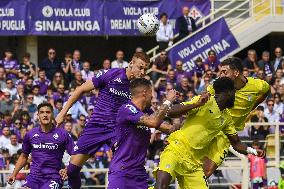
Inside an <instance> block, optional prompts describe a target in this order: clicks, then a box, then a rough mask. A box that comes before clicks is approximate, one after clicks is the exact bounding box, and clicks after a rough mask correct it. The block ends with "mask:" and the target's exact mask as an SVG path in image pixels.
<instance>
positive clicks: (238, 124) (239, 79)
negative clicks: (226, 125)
mask: <svg viewBox="0 0 284 189" xmlns="http://www.w3.org/2000/svg"><path fill="white" fill-rule="evenodd" d="M220 77H229V78H231V79H232V80H233V81H234V86H235V89H236V95H235V102H234V106H233V107H232V108H230V109H229V114H230V116H231V117H232V119H233V121H234V125H235V128H236V130H237V131H242V130H243V129H244V127H245V121H246V119H247V117H248V115H249V113H250V112H251V111H252V110H254V109H255V108H256V107H257V106H258V105H259V104H260V103H262V102H263V101H264V100H265V98H266V97H267V95H268V94H269V92H270V86H269V84H268V83H267V82H266V81H264V80H261V79H255V78H252V77H245V76H244V75H243V64H242V61H241V60H240V59H239V58H236V57H233V58H228V59H226V60H224V61H223V62H222V63H221V70H220ZM207 90H208V91H209V93H210V94H212V95H214V93H215V92H214V89H213V87H212V85H210V86H209V87H208V89H207ZM229 146H230V141H229V140H228V138H227V137H226V135H225V134H224V133H223V132H220V133H219V134H218V135H217V136H216V137H215V139H214V140H212V143H211V144H210V147H209V151H208V152H207V153H206V156H205V158H204V164H203V169H204V173H205V175H206V177H210V176H211V175H212V173H213V172H214V171H215V170H216V169H217V167H218V166H220V165H221V164H222V162H223V160H224V158H225V157H226V155H227V154H228V149H229Z"/></svg>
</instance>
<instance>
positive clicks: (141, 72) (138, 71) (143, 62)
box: [127, 52, 150, 80]
mask: <svg viewBox="0 0 284 189" xmlns="http://www.w3.org/2000/svg"><path fill="white" fill-rule="evenodd" d="M149 64H150V58H149V56H148V55H147V54H145V53H144V52H137V53H134V55H133V57H132V60H131V62H130V63H129V66H128V67H129V69H128V70H127V72H129V75H130V78H129V79H130V80H132V79H135V78H141V77H144V76H145V74H146V71H147V69H148V67H149Z"/></svg>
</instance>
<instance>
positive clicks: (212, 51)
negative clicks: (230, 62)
mask: <svg viewBox="0 0 284 189" xmlns="http://www.w3.org/2000/svg"><path fill="white" fill-rule="evenodd" d="M211 53H213V54H214V55H215V56H216V52H215V51H214V50H212V49H211V50H210V51H208V55H210V54H211Z"/></svg>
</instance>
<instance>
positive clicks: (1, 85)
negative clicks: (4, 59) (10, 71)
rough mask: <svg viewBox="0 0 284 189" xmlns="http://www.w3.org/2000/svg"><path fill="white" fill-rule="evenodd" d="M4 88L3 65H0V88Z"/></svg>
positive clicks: (4, 74)
mask: <svg viewBox="0 0 284 189" xmlns="http://www.w3.org/2000/svg"><path fill="white" fill-rule="evenodd" d="M5 88H6V72H5V68H4V67H3V66H0V90H1V91H2V90H3V89H5Z"/></svg>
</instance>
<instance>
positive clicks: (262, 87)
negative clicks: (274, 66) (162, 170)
mask: <svg viewBox="0 0 284 189" xmlns="http://www.w3.org/2000/svg"><path fill="white" fill-rule="evenodd" d="M257 80H258V85H259V89H260V91H259V93H260V95H264V94H266V93H267V92H268V91H269V90H270V86H269V84H268V83H267V82H266V81H264V80H261V79H255V81H257Z"/></svg>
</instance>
